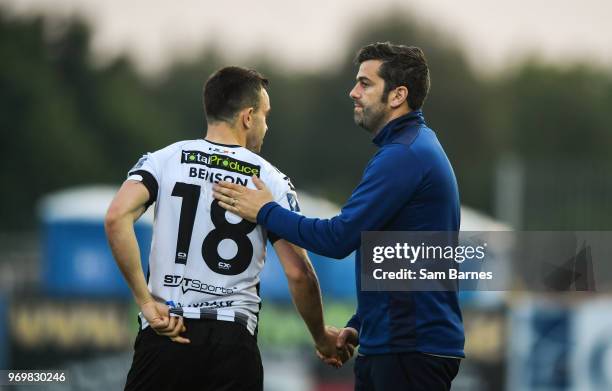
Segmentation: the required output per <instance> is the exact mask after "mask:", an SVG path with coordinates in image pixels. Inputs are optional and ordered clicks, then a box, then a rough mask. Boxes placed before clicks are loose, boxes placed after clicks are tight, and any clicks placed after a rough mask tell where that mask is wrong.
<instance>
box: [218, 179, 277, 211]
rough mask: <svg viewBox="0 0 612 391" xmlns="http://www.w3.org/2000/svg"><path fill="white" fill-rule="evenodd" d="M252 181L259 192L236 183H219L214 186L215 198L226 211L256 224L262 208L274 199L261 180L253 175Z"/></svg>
mask: <svg viewBox="0 0 612 391" xmlns="http://www.w3.org/2000/svg"><path fill="white" fill-rule="evenodd" d="M252 180H253V183H254V184H255V186H256V187H257V190H253V189H249V188H246V187H244V186H241V185H237V184H235V183H230V182H219V183H218V184H216V185H215V186H213V196H214V197H215V198H216V199H217V200H219V205H221V207H223V208H224V209H226V210H228V211H230V212H232V213H234V214H237V215H238V216H240V217H242V218H243V219H246V220H249V221H250V222H252V223H256V222H257V213H259V210H260V209H261V207H262V206H264V205H265V204H267V203H268V202H270V201H273V200H274V199H273V198H272V193H270V190H268V188H267V187H266V185H265V183H263V181H262V180H261V179H259V178H258V177H257V176H255V175H253V177H252Z"/></svg>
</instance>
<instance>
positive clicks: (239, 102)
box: [202, 66, 269, 123]
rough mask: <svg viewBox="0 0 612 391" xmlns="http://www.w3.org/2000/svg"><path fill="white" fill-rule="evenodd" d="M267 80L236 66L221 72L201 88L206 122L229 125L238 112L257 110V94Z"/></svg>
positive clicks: (251, 71) (213, 75)
mask: <svg viewBox="0 0 612 391" xmlns="http://www.w3.org/2000/svg"><path fill="white" fill-rule="evenodd" d="M268 84H269V82H268V79H266V78H265V77H263V76H262V75H261V74H260V73H259V72H257V71H256V70H253V69H246V68H241V67H236V66H229V67H225V68H221V69H219V70H218V71H216V72H215V73H213V74H212V75H211V76H210V77H209V78H208V80H207V81H206V84H204V91H203V93H202V95H203V101H204V112H205V113H206V118H207V120H208V122H209V123H210V122H218V121H224V122H229V123H233V122H234V120H235V118H236V114H238V112H239V111H240V110H242V109H245V108H247V107H253V109H254V110H257V109H258V108H259V104H260V92H261V89H262V88H267V87H268Z"/></svg>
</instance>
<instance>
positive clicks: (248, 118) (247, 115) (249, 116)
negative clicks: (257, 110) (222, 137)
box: [240, 107, 254, 129]
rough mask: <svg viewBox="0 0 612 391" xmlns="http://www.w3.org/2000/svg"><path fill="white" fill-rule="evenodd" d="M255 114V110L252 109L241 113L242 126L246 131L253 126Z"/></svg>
mask: <svg viewBox="0 0 612 391" xmlns="http://www.w3.org/2000/svg"><path fill="white" fill-rule="evenodd" d="M253 112H254V110H253V108H252V107H249V108H246V109H244V110H242V111H241V112H240V117H241V119H242V125H243V126H244V127H245V128H246V129H250V128H251V126H252V125H253Z"/></svg>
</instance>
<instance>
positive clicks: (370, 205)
mask: <svg viewBox="0 0 612 391" xmlns="http://www.w3.org/2000/svg"><path fill="white" fill-rule="evenodd" d="M423 177H424V174H423V168H422V166H421V164H420V163H419V161H418V158H417V156H416V155H415V154H414V152H413V151H412V150H411V149H410V148H409V147H407V146H405V145H401V144H390V145H387V146H385V147H383V148H382V149H381V150H380V151H379V152H378V153H377V154H376V155H375V156H374V157H373V158H372V160H371V161H370V163H369V164H368V166H367V167H366V169H365V172H364V175H363V179H362V180H361V183H359V185H358V186H357V188H355V190H354V191H353V194H352V195H351V197H350V199H349V200H348V201H347V203H346V204H345V205H344V207H343V208H342V210H341V211H340V214H339V215H337V216H335V217H333V218H331V219H317V218H307V217H304V216H302V215H299V214H297V213H293V212H291V211H289V210H287V209H284V208H282V207H281V206H280V205H278V204H277V203H275V202H269V203H267V204H266V205H264V206H263V207H262V208H261V209H260V211H259V213H258V214H257V222H258V223H259V224H261V225H263V226H264V227H266V228H267V229H268V230H269V231H271V232H274V233H275V234H277V235H278V236H280V237H282V238H284V239H286V240H288V241H289V242H292V243H294V244H296V245H298V246H300V247H303V248H305V249H307V250H310V251H312V252H315V253H317V254H321V255H323V256H327V257H331V258H338V259H342V258H345V257H346V256H348V255H349V254H350V253H351V252H353V251H354V250H355V249H357V247H358V246H359V244H360V242H361V232H363V231H375V230H379V229H382V227H383V226H384V225H385V223H386V222H387V221H389V219H390V218H391V217H392V216H393V215H394V214H396V213H397V211H398V210H399V209H400V208H402V207H403V206H404V205H405V204H406V202H408V201H409V200H410V199H411V197H412V196H413V195H414V193H415V192H416V190H417V189H418V187H419V185H420V184H421V182H422V180H423Z"/></svg>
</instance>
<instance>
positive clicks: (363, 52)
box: [355, 42, 430, 110]
mask: <svg viewBox="0 0 612 391" xmlns="http://www.w3.org/2000/svg"><path fill="white" fill-rule="evenodd" d="M368 60H381V61H382V64H381V66H380V68H379V70H378V76H380V77H381V78H382V79H383V80H384V81H385V90H384V94H383V98H382V99H383V102H386V100H387V96H388V94H389V91H391V90H393V89H394V88H397V87H399V86H405V87H406V88H408V106H410V108H411V109H412V110H418V109H420V108H421V107H422V106H423V102H425V98H427V93H428V92H429V85H430V81H429V68H428V67H427V60H426V59H425V54H423V51H422V50H421V49H420V48H418V47H416V46H405V45H395V44H392V43H390V42H377V43H373V44H370V45H367V46H364V47H363V48H361V49H360V50H359V52H358V53H357V56H356V57H355V63H356V64H361V63H362V62H364V61H368Z"/></svg>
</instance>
